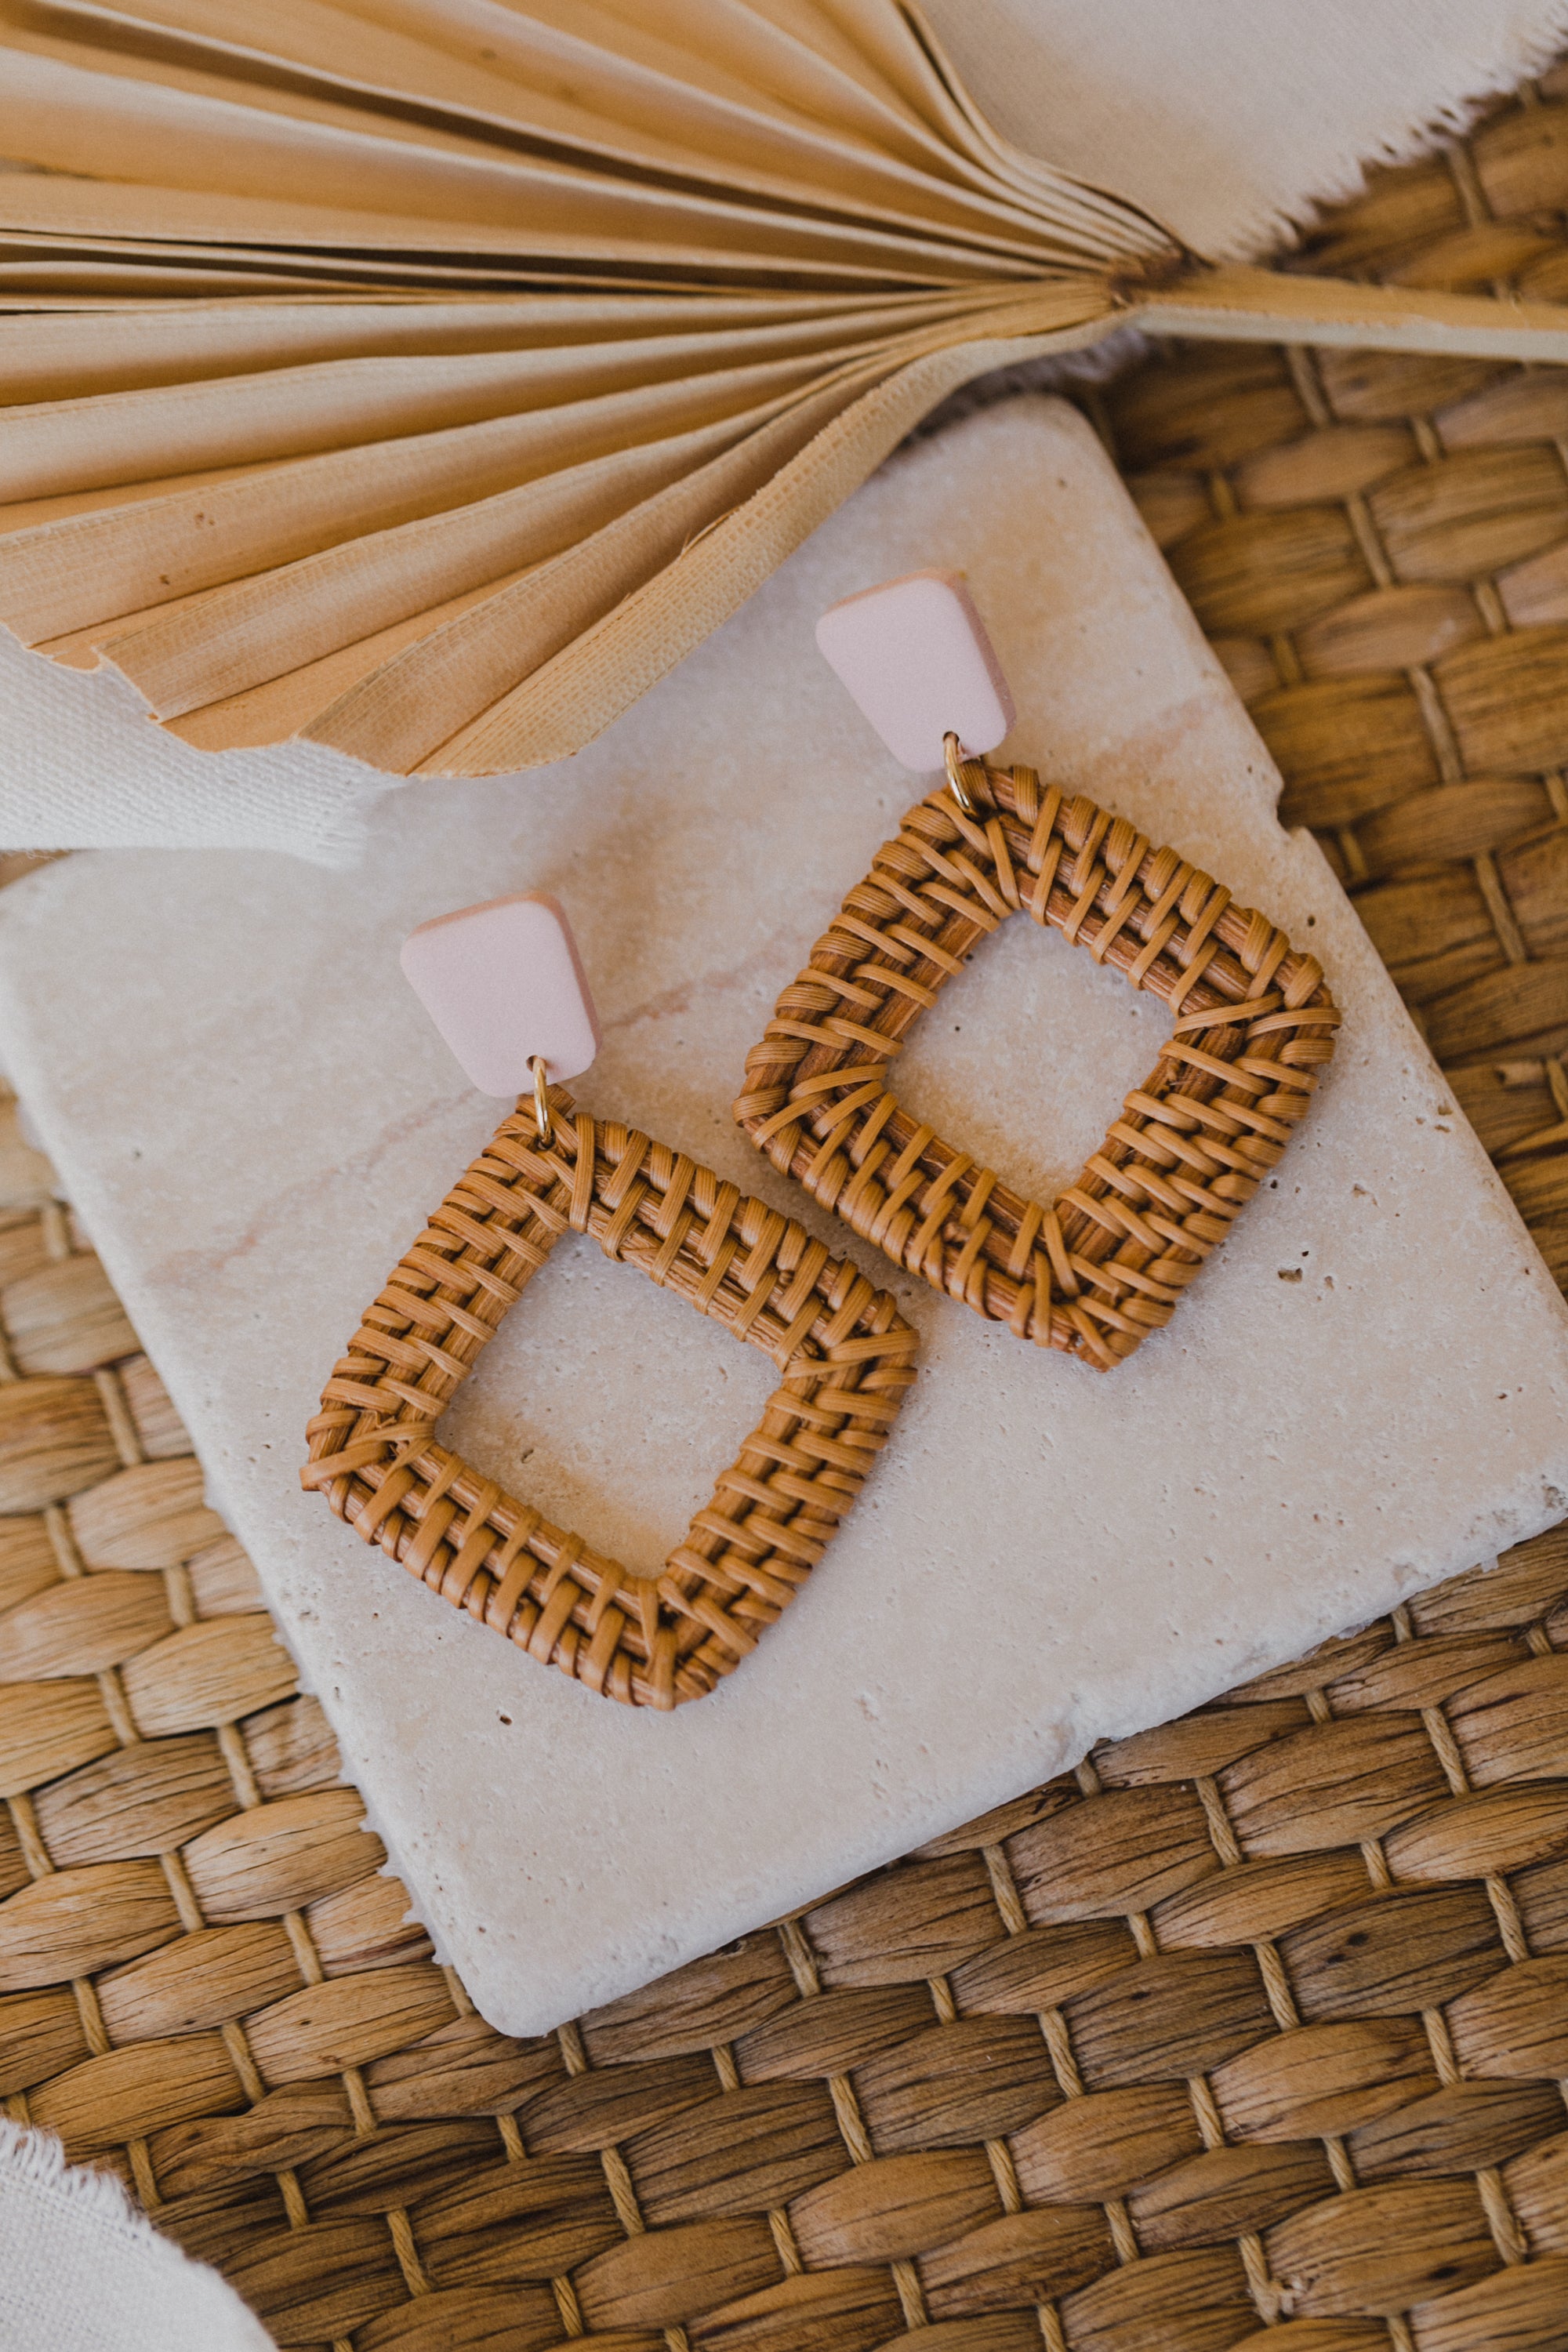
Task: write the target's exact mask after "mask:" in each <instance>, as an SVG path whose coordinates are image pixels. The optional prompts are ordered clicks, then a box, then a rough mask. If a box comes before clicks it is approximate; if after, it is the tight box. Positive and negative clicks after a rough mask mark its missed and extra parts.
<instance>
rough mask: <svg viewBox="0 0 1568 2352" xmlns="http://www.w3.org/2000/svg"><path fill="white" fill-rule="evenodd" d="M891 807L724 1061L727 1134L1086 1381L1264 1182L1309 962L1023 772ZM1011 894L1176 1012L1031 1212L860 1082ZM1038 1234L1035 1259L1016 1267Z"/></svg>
mask: <svg viewBox="0 0 1568 2352" xmlns="http://www.w3.org/2000/svg"><path fill="white" fill-rule="evenodd" d="M964 776H965V779H966V782H967V783H968V787H969V790H970V792H971V793H972V795H973V796H974V797H975V799H976V803H977V805H979V804H980V803H981V802H982V801H983V802H984V805H983V806H981V819H982V821H980V822H977V821H976V820H975V819H974V818H973V817H971V816H969V815H967V814H965V813H964V811H963V809H961V808H960V807H959V806H958V804H957V803H956V802H955V801H954V799H953V797H952V793H951V792H950V791H947V790H944V791H942V792H940V793H932V794H931V796H930V797H929V798H927V799H925V800H923V801H921V802H919V803H916V805H915V806H914V807H913V808H912V809H910V811H909V812H908V814H906V816H905V817H904V820H903V823H902V824H901V825H900V829H899V835H898V838H897V840H895V841H890V842H885V843H884V844H883V845H882V847H881V849H880V850H879V852H878V853H877V858H876V862H875V863H874V865H873V866H872V868H871V871H870V873H869V874H868V876H867V877H866V878H865V880H864V881H863V882H859V883H857V885H856V886H855V887H854V889H853V890H851V891H850V893H849V895H848V897H847V898H846V899H845V901H844V905H843V908H842V909H841V911H840V913H839V915H838V917H837V919H836V920H835V921H834V922H833V924H832V925H831V926H830V927H829V929H827V930H826V931H825V932H824V933H823V935H822V937H821V938H820V939H819V940H817V942H816V946H815V947H814V948H813V950H812V951H811V960H810V961H809V963H808V964H807V966H806V968H805V971H803V972H801V973H800V975H799V976H798V978H797V979H795V981H794V982H791V984H790V986H789V987H788V988H786V989H785V990H784V994H783V995H782V996H781V997H780V999H779V1001H778V1004H777V1007H776V1009H775V1012H774V1016H773V1020H772V1021H771V1022H770V1023H769V1024H768V1028H767V1031H766V1033H765V1034H764V1036H763V1040H762V1043H761V1044H760V1045H756V1046H755V1047H753V1049H752V1052H751V1053H750V1054H749V1055H747V1057H746V1091H745V1093H744V1094H743V1095H742V1096H741V1097H740V1099H739V1100H738V1101H737V1102H736V1104H735V1106H734V1116H735V1118H736V1119H737V1121H738V1122H739V1123H740V1125H741V1126H742V1128H743V1129H745V1131H746V1132H747V1134H748V1135H750V1137H751V1139H752V1142H753V1143H755V1144H756V1145H757V1146H758V1148H759V1150H763V1151H764V1152H765V1153H766V1155H767V1157H768V1158H769V1159H770V1160H772V1161H773V1166H774V1167H775V1168H777V1169H779V1170H781V1171H783V1172H784V1174H786V1175H790V1176H794V1177H795V1179H796V1180H797V1181H799V1182H800V1183H802V1184H804V1185H805V1189H806V1191H807V1192H810V1193H811V1195H812V1197H813V1199H814V1200H816V1201H819V1202H821V1203H822V1205H823V1206H824V1207H825V1208H828V1209H833V1210H835V1211H836V1212H837V1214H838V1215H839V1216H841V1217H843V1218H844V1219H845V1221H846V1223H848V1224H849V1225H851V1226H852V1227H853V1229H854V1230H855V1232H856V1233H858V1234H860V1235H861V1236H862V1237H863V1238H864V1239H865V1240H867V1241H871V1242H875V1243H876V1244H877V1246H878V1248H879V1249H880V1250H882V1251H883V1252H884V1254H885V1255H887V1256H889V1258H891V1259H892V1260H893V1262H894V1264H895V1265H900V1266H901V1267H903V1268H904V1269H905V1270H906V1271H908V1272H909V1273H911V1274H920V1275H922V1276H924V1277H925V1279H926V1281H927V1282H929V1283H930V1284H931V1287H932V1288H933V1289H935V1290H942V1291H945V1292H946V1293H947V1294H948V1296H949V1297H952V1298H958V1299H962V1300H963V1301H964V1302H965V1304H967V1305H968V1306H970V1307H973V1308H974V1309H975V1311H976V1313H978V1314H981V1315H984V1316H987V1317H989V1318H991V1319H992V1320H994V1321H995V1322H1000V1323H1005V1324H1006V1325H1007V1327H1008V1328H1009V1329H1010V1330H1011V1331H1012V1332H1014V1334H1015V1335H1016V1337H1017V1338H1019V1339H1032V1340H1033V1341H1034V1342H1035V1343H1036V1345H1037V1346H1039V1347H1051V1348H1060V1349H1066V1350H1067V1351H1068V1353H1070V1354H1073V1355H1076V1356H1078V1357H1079V1358H1081V1359H1082V1360H1083V1361H1084V1362H1086V1363H1089V1364H1092V1365H1093V1366H1094V1367H1095V1368H1096V1370H1100V1371H1109V1370H1110V1369H1111V1368H1112V1367H1113V1366H1114V1365H1116V1364H1118V1363H1120V1362H1121V1361H1123V1360H1125V1359H1126V1358H1127V1357H1128V1356H1130V1355H1131V1353H1132V1350H1133V1349H1135V1348H1136V1347H1138V1346H1139V1345H1140V1344H1141V1342H1142V1340H1143V1339H1146V1338H1147V1337H1148V1335H1149V1333H1150V1332H1151V1331H1153V1330H1158V1329H1159V1328H1160V1327H1161V1326H1162V1325H1163V1324H1164V1323H1167V1322H1168V1321H1169V1320H1170V1318H1171V1316H1172V1314H1173V1312H1174V1310H1175V1307H1176V1306H1177V1304H1178V1302H1179V1300H1180V1298H1181V1296H1182V1293H1183V1292H1184V1289H1185V1288H1186V1286H1187V1285H1188V1283H1189V1282H1191V1280H1192V1278H1193V1276H1194V1275H1195V1274H1196V1273H1197V1271H1198V1269H1199V1267H1200V1266H1201V1265H1203V1263H1204V1260H1205V1258H1206V1257H1207V1256H1208V1255H1209V1252H1210V1251H1211V1250H1212V1249H1213V1248H1214V1247H1215V1244H1216V1243H1218V1242H1220V1241H1222V1240H1223V1239H1224V1237H1225V1235H1226V1232H1227V1231H1228V1229H1229V1227H1230V1224H1231V1222H1232V1221H1233V1219H1234V1218H1236V1217H1237V1215H1238V1214H1239V1213H1240V1211H1241V1210H1242V1209H1243V1208H1244V1207H1245V1206H1246V1204H1247V1202H1248V1201H1249V1200H1250V1199H1251V1198H1252V1196H1253V1194H1254V1192H1256V1191H1257V1189H1258V1184H1259V1183H1260V1182H1261V1181H1263V1179H1264V1178H1265V1177H1266V1176H1267V1175H1268V1171H1269V1170H1270V1169H1271V1168H1272V1167H1273V1166H1274V1165H1275V1163H1276V1162H1277V1161H1278V1160H1279V1154H1280V1152H1281V1151H1282V1150H1284V1147H1285V1145H1286V1143H1287V1141H1288V1140H1289V1135H1290V1131H1291V1129H1292V1128H1293V1127H1294V1126H1295V1125H1296V1123H1297V1121H1298V1120H1299V1119H1300V1118H1302V1117H1304V1115H1305V1113H1306V1111H1307V1109H1308V1108H1309V1106H1310V1102H1311V1097H1312V1093H1313V1089H1314V1088H1315V1087H1316V1085H1317V1081H1318V1076H1319V1075H1320V1073H1321V1069H1322V1068H1323V1066H1325V1065H1326V1064H1327V1062H1328V1060H1329V1058H1330V1056H1331V1054H1332V1052H1333V1048H1334V1032H1335V1029H1336V1027H1337V1026H1338V1024H1339V1019H1340V1015H1339V1012H1338V1010H1337V1008H1336V1007H1335V1004H1334V1002H1333V999H1332V997H1331V995H1330V993H1329V991H1328V989H1327V987H1326V986H1325V984H1324V982H1323V977H1322V972H1321V969H1320V967H1319V965H1318V964H1317V963H1316V962H1315V961H1314V960H1313V959H1312V958H1311V957H1310V956H1308V955H1303V954H1300V952H1298V951H1297V950H1294V949H1293V948H1292V947H1291V945H1290V942H1289V940H1288V939H1287V938H1286V936H1285V934H1284V933H1283V931H1280V930H1279V929H1276V927H1275V926H1274V925H1273V924H1272V923H1271V922H1270V921H1269V920H1268V917H1267V916H1265V915H1260V914H1258V913H1257V912H1256V911H1255V910H1254V909H1253V908H1249V907H1239V906H1237V904H1236V903H1235V902H1234V900H1233V899H1232V898H1231V896H1230V893H1229V891H1228V890H1227V889H1226V888H1225V887H1224V886H1223V885H1220V884H1216V883H1215V882H1214V881H1212V880H1211V879H1210V877H1208V876H1207V875H1206V874H1200V873H1197V872H1196V871H1194V868H1193V867H1192V866H1186V865H1184V864H1183V863H1182V862H1181V861H1180V860H1179V859H1178V858H1177V856H1176V854H1175V852H1174V851H1173V850H1170V849H1161V848H1156V847H1153V846H1152V845H1151V844H1150V842H1149V841H1148V839H1147V837H1146V836H1145V835H1142V834H1137V833H1135V832H1134V829H1133V827H1132V826H1131V825H1130V824H1127V822H1126V821H1125V819H1123V818H1120V817H1113V816H1112V815H1111V814H1110V811H1109V810H1107V809H1102V808H1099V807H1097V806H1096V804H1095V803H1094V802H1093V801H1091V800H1089V799H1087V798H1085V797H1082V796H1080V797H1079V798H1078V799H1075V800H1071V801H1068V802H1066V803H1064V802H1063V800H1062V796H1061V794H1060V793H1058V792H1057V791H1055V790H1053V791H1051V792H1050V793H1047V794H1046V795H1045V797H1044V799H1043V800H1042V797H1041V793H1040V786H1039V780H1038V778H1037V775H1036V774H1035V772H1034V771H1033V770H1032V769H1030V768H1023V767H1015V768H1012V769H1001V768H994V767H991V766H989V765H987V764H985V763H984V762H982V761H969V762H968V763H967V764H966V766H965V769H964ZM1020 872H1022V873H1026V874H1029V875H1032V876H1034V877H1037V879H1036V881H1035V884H1034V885H1033V887H1032V890H1031V892H1030V894H1028V896H1027V905H1028V909H1029V912H1030V914H1031V915H1032V916H1033V918H1034V919H1035V920H1036V921H1037V922H1045V923H1049V924H1050V925H1051V926H1052V927H1053V929H1057V930H1059V931H1060V932H1061V933H1062V934H1063V936H1064V937H1065V938H1067V939H1068V940H1073V941H1075V942H1076V943H1078V944H1079V945H1080V946H1083V947H1087V948H1088V950H1089V953H1090V954H1091V955H1092V956H1093V957H1094V958H1095V961H1097V962H1101V963H1109V964H1110V965H1111V966H1112V967H1113V968H1114V969H1115V970H1117V971H1121V973H1123V974H1124V976H1125V977H1126V978H1127V979H1128V980H1129V981H1131V983H1132V985H1133V986H1134V987H1136V988H1142V989H1146V990H1148V991H1149V992H1151V993H1152V994H1153V995H1155V996H1158V997H1160V998H1161V999H1162V1000H1163V1002H1164V1003H1168V1004H1169V1005H1170V1007H1171V1009H1172V1011H1173V1013H1174V1014H1175V1015H1176V1020H1175V1024H1174V1028H1173V1034H1172V1038H1171V1042H1170V1044H1169V1045H1167V1046H1166V1048H1165V1050H1164V1053H1163V1055H1162V1056H1161V1059H1160V1063H1159V1065H1158V1066H1157V1068H1156V1069H1155V1070H1154V1072H1153V1074H1152V1076H1151V1077H1150V1078H1149V1079H1148V1081H1147V1082H1146V1084H1145V1085H1144V1086H1142V1087H1140V1088H1138V1089H1136V1090H1135V1091H1134V1092H1133V1093H1132V1094H1131V1095H1129V1096H1128V1097H1127V1099H1126V1102H1125V1104H1124V1105H1123V1107H1122V1116H1121V1118H1118V1119H1117V1120H1115V1121H1114V1122H1113V1124H1112V1126H1111V1128H1110V1132H1109V1133H1108V1135H1107V1136H1106V1139H1105V1141H1104V1143H1103V1144H1102V1145H1101V1147H1100V1150H1098V1151H1097V1152H1096V1153H1095V1154H1094V1155H1093V1157H1092V1158H1091V1159H1090V1160H1089V1162H1088V1164H1087V1166H1086V1167H1085V1168H1084V1170H1083V1171H1082V1173H1081V1174H1080V1175H1079V1178H1078V1181H1076V1183H1074V1184H1071V1185H1069V1186H1068V1189H1067V1191H1066V1192H1064V1193H1063V1194H1062V1195H1061V1198H1060V1200H1059V1201H1058V1202H1056V1203H1055V1204H1053V1206H1052V1207H1051V1209H1050V1210H1048V1211H1047V1209H1045V1208H1044V1207H1042V1205H1041V1204H1040V1203H1039V1202H1035V1201H1030V1200H1027V1199H1026V1198H1024V1197H1023V1196H1022V1195H1021V1194H1018V1193H1016V1192H1012V1191H1011V1190H1009V1188H1008V1187H1007V1186H1006V1185H1005V1184H1004V1183H1003V1182H1002V1181H1001V1180H1000V1178H999V1177H998V1176H997V1175H996V1173H995V1171H994V1170H993V1169H989V1168H984V1167H981V1166H979V1165H978V1164H977V1163H976V1162H974V1161H973V1160H969V1159H967V1158H965V1157H964V1156H963V1154H962V1153H960V1152H958V1151H956V1150H954V1149H953V1147H952V1145H951V1144H949V1143H946V1142H944V1141H943V1139H942V1137H940V1136H939V1135H937V1134H935V1133H934V1131H933V1130H932V1129H930V1128H928V1127H924V1126H921V1125H919V1124H917V1122H916V1121H915V1120H914V1119H913V1118H911V1117H910V1114H909V1113H908V1112H907V1111H905V1110H902V1109H901V1108H900V1106H899V1103H898V1100H897V1097H895V1096H894V1095H892V1094H891V1093H890V1092H889V1091H888V1090H887V1089H886V1087H885V1086H884V1084H883V1083H882V1080H883V1074H884V1072H885V1069H886V1066H887V1063H888V1061H889V1059H890V1058H891V1057H892V1056H893V1055H895V1054H897V1053H898V1052H899V1050H900V1046H901V1045H902V1042H903V1040H904V1037H905V1036H906V1034H908V1031H909V1029H910V1025H911V1024H912V1023H913V1022H914V1021H915V1020H916V1019H917V1018H918V1017H919V1015H920V1013H921V1012H922V1011H923V1010H924V1009H925V1008H926V1007H927V1006H928V1005H930V1004H931V1003H933V1002H934V1001H935V997H936V993H937V992H938V990H940V989H941V987H942V983H943V982H944V981H946V980H947V979H948V978H949V977H950V976H951V975H952V973H953V972H955V971H960V970H962V969H963V963H964V961H965V960H966V959H967V957H968V956H969V955H970V953H971V952H972V951H973V950H974V949H975V948H976V947H977V946H978V945H979V943H980V942H981V941H982V940H984V938H985V936H986V934H987V933H988V932H991V931H994V929H996V928H997V926H998V924H999V923H1000V922H1002V921H1003V920H1005V919H1006V917H1007V916H1008V915H1009V914H1010V913H1012V912H1013V911H1014V910H1015V909H1016V908H1019V907H1020V906H1021V905H1022V904H1024V903H1025V894H1023V893H1021V891H1020V888H1019V886H1018V882H1017V879H1016V877H1017V875H1018V874H1019V873H1020ZM1037 1234H1041V1235H1042V1236H1043V1238H1044V1240H1045V1242H1046V1249H1045V1251H1043V1252H1041V1251H1035V1253H1034V1255H1033V1260H1032V1263H1031V1255H1030V1253H1031V1250H1032V1249H1033V1247H1034V1243H1035V1237H1036V1235H1037Z"/></svg>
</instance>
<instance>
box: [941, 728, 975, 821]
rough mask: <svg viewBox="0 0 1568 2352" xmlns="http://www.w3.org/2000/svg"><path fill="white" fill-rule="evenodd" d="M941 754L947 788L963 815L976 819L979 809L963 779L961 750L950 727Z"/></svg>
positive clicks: (943, 738) (943, 740)
mask: <svg viewBox="0 0 1568 2352" xmlns="http://www.w3.org/2000/svg"><path fill="white" fill-rule="evenodd" d="M942 756H943V758H944V759H945V760H946V761H947V789H948V791H949V792H950V793H952V797H953V799H954V800H955V801H956V802H957V803H958V805H959V807H960V808H961V809H962V810H963V814H964V815H965V816H972V817H974V818H976V819H978V817H979V815H980V811H979V810H978V809H977V808H976V807H975V805H974V803H973V800H971V798H970V796H969V786H968V785H967V784H966V783H965V782H964V781H963V751H962V749H961V747H960V745H959V740H958V738H957V736H956V735H955V734H954V733H953V731H952V728H951V727H950V728H949V729H948V731H947V733H946V734H945V735H944V736H943V737H942Z"/></svg>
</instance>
